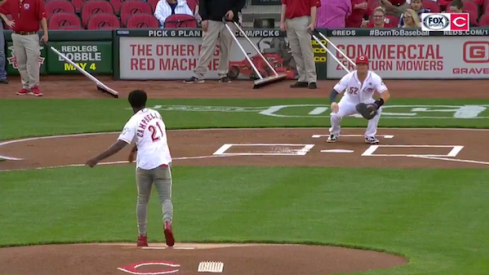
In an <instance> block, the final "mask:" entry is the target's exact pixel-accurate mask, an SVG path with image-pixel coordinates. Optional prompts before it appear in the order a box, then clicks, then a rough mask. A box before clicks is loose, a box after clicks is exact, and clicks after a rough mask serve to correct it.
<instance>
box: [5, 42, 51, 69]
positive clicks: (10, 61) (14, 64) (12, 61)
mask: <svg viewBox="0 0 489 275" xmlns="http://www.w3.org/2000/svg"><path fill="white" fill-rule="evenodd" d="M8 48H9V49H10V50H11V54H12V55H11V57H9V58H7V61H8V64H10V65H12V67H14V69H17V68H18V65H17V57H16V56H15V51H14V46H10V47H8ZM43 48H44V47H40V48H39V50H40V51H41V50H42V49H43ZM37 60H38V61H39V68H40V67H41V66H42V64H43V63H44V57H41V56H39V58H38V59H37Z"/></svg>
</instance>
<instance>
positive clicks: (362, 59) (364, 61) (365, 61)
mask: <svg viewBox="0 0 489 275" xmlns="http://www.w3.org/2000/svg"><path fill="white" fill-rule="evenodd" d="M355 63H357V64H368V57H367V56H366V55H361V56H359V57H357V60H355Z"/></svg>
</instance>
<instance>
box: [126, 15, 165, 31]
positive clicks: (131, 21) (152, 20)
mask: <svg viewBox="0 0 489 275" xmlns="http://www.w3.org/2000/svg"><path fill="white" fill-rule="evenodd" d="M126 27H127V28H129V29H148V28H151V29H157V28H159V27H160V23H159V22H158V19H156V17H154V16H153V15H151V14H145V13H138V14H133V15H131V16H130V17H129V18H128V19H127V22H126Z"/></svg>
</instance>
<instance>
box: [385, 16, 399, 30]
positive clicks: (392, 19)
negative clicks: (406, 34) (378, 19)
mask: <svg viewBox="0 0 489 275" xmlns="http://www.w3.org/2000/svg"><path fill="white" fill-rule="evenodd" d="M384 22H385V23H387V24H389V25H391V26H393V27H395V28H397V25H399V17H397V16H395V15H393V14H386V15H385V20H384Z"/></svg>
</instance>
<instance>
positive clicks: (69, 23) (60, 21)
mask: <svg viewBox="0 0 489 275" xmlns="http://www.w3.org/2000/svg"><path fill="white" fill-rule="evenodd" d="M66 27H79V28H82V24H81V21H80V17H79V16H78V15H76V14H74V13H67V12H58V13H55V14H53V15H51V17H50V18H49V19H48V29H50V30H59V29H62V28H66Z"/></svg>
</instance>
